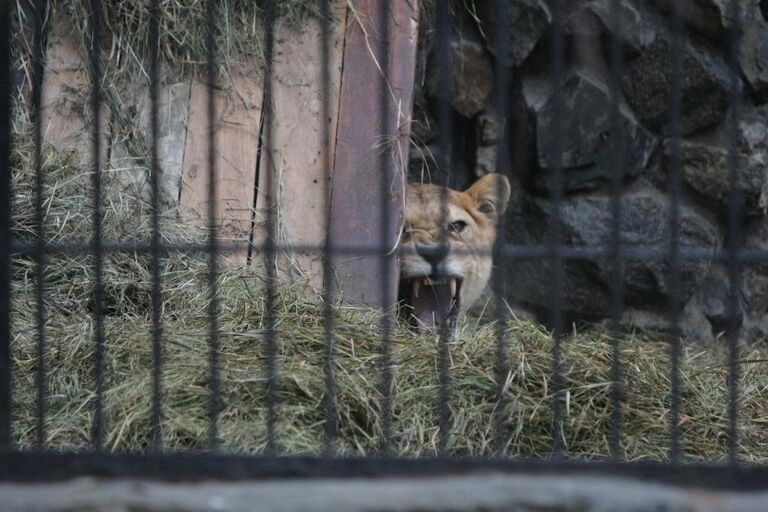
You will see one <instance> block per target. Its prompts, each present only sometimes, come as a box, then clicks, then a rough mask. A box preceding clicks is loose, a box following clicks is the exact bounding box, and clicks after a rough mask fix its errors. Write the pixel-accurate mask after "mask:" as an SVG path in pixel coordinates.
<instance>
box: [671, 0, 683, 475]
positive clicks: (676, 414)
mask: <svg viewBox="0 0 768 512" xmlns="http://www.w3.org/2000/svg"><path fill="white" fill-rule="evenodd" d="M681 32H682V13H681V12H680V5H679V2H673V8H672V59H671V60H672V80H671V94H672V105H671V110H670V138H671V144H672V148H671V155H670V156H671V158H670V166H671V167H670V183H669V187H670V194H671V199H670V207H669V209H670V211H669V219H670V239H669V261H670V276H669V319H670V324H671V328H670V334H669V343H670V357H671V368H670V371H671V386H670V388H671V389H670V392H671V393H672V405H671V410H670V446H669V458H670V460H671V461H672V463H673V464H675V463H679V462H680V456H681V451H682V443H681V436H680V408H681V386H682V383H681V379H680V358H681V346H680V315H681V313H682V305H681V303H680V302H681V301H680V288H681V283H680V279H681V277H680V260H681V258H680V193H681V191H682V175H681V174H682V173H681V162H680V118H681V112H682V110H681V109H682V105H681V102H682V82H681V80H682V78H681V74H682V65H683V63H682V35H681Z"/></svg>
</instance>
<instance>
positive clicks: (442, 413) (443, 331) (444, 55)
mask: <svg viewBox="0 0 768 512" xmlns="http://www.w3.org/2000/svg"><path fill="white" fill-rule="evenodd" d="M450 23H451V19H450V6H449V0H439V2H438V4H437V55H436V58H437V69H438V70H440V71H439V72H440V83H441V84H443V86H442V88H441V90H440V92H439V94H438V97H437V125H438V133H439V136H438V144H439V148H440V151H439V166H438V168H439V169H440V171H441V173H440V175H439V178H438V179H439V180H440V183H439V184H440V185H442V186H443V187H449V186H450V185H451V168H450V167H451V164H452V158H451V157H450V151H451V146H452V145H451V141H452V139H453V113H452V111H451V104H450V100H449V97H448V95H449V94H451V92H450V91H451V90H452V88H453V84H452V77H451V74H450V71H449V70H450V69H451V65H450V60H449V59H450V55H449V51H450V49H449V44H450V42H449V30H450ZM441 191H442V192H441V194H440V203H441V204H440V219H441V222H440V225H443V226H444V225H445V224H446V222H447V220H448V193H447V191H446V190H443V189H441ZM446 236H447V233H446V232H445V231H444V230H441V233H440V246H441V247H440V249H439V251H440V253H445V252H446V249H447V246H446ZM433 267H434V268H433V269H432V273H433V274H434V275H437V265H436V264H433ZM453 327H454V325H453V321H452V320H451V321H450V322H449V325H446V323H445V322H441V323H440V324H439V326H438V360H437V372H438V374H437V376H438V427H439V432H438V433H439V436H438V453H440V454H445V453H446V452H447V450H448V444H449V443H450V434H451V433H450V428H451V422H452V414H451V407H450V401H451V375H450V360H451V354H450V342H451V335H452V331H453Z"/></svg>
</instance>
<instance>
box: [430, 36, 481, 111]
mask: <svg viewBox="0 0 768 512" xmlns="http://www.w3.org/2000/svg"><path fill="white" fill-rule="evenodd" d="M448 48H449V51H448V58H449V61H450V67H449V70H448V73H449V74H450V82H451V90H450V91H447V90H445V89H446V84H444V83H442V78H443V76H444V72H443V71H442V70H440V69H437V65H438V63H437V59H436V58H434V56H433V58H432V59H431V64H430V68H431V69H430V73H429V77H430V78H429V82H428V84H427V86H428V91H429V94H430V95H431V96H432V97H438V96H440V95H442V94H447V95H448V99H449V100H450V102H451V106H452V107H453V110H455V111H456V112H458V113H459V114H461V115H462V116H464V117H467V118H470V117H474V116H475V115H477V114H478V113H479V112H480V111H482V110H483V109H484V108H485V107H486V106H487V104H488V99H489V97H490V95H491V91H492V89H493V67H492V65H491V59H490V57H489V56H488V54H487V53H486V51H485V49H484V48H483V46H482V45H481V44H480V43H478V42H476V41H473V40H471V39H467V38H457V39H454V40H452V41H451V42H450V44H449V46H448Z"/></svg>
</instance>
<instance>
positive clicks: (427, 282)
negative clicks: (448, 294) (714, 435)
mask: <svg viewBox="0 0 768 512" xmlns="http://www.w3.org/2000/svg"><path fill="white" fill-rule="evenodd" d="M433 284H434V283H433V282H432V279H430V278H429V277H425V278H424V286H432V285H433Z"/></svg>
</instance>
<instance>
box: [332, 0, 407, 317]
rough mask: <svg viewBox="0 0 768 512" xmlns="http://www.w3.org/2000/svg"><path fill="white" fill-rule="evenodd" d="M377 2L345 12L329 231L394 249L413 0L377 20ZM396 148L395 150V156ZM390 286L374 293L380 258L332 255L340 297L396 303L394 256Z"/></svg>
mask: <svg viewBox="0 0 768 512" xmlns="http://www.w3.org/2000/svg"><path fill="white" fill-rule="evenodd" d="M380 1H381V0H359V1H357V2H355V3H354V9H350V12H349V14H348V21H347V29H346V38H345V47H344V67H343V74H342V83H341V98H340V107H339V127H338V133H337V140H336V161H335V167H334V175H333V197H332V201H331V215H330V223H331V233H332V236H333V240H334V242H335V243H336V244H342V245H347V244H353V245H367V246H372V247H379V246H386V247H389V248H393V247H394V246H395V244H396V241H397V235H398V232H399V229H400V224H401V223H402V217H403V194H404V188H405V177H404V170H405V165H406V161H407V156H406V155H407V153H408V137H409V135H410V123H409V121H410V115H411V103H412V95H413V82H414V73H415V68H416V43H417V31H418V6H417V0H393V1H392V2H391V4H390V5H391V8H390V10H391V13H390V17H389V19H388V20H382V19H381V17H380V15H379V2H380ZM384 22H388V23H389V35H390V38H389V39H390V40H389V43H390V46H389V49H390V56H389V57H390V60H389V62H390V73H389V77H388V81H387V82H388V85H387V86H386V94H387V102H386V108H387V109H388V112H389V121H390V122H389V126H387V129H386V133H381V94H382V92H381V91H382V88H383V87H385V86H384V80H383V77H382V74H381V68H380V63H382V62H384V59H383V56H382V55H378V52H379V51H380V47H381V44H380V37H381V33H382V27H383V23H384ZM395 137H397V144H396V147H394V148H393V150H392V151H391V154H392V155H394V156H396V158H395V159H394V160H393V161H391V162H389V163H388V165H387V166H386V169H385V170H384V172H386V173H387V174H388V176H387V183H388V184H389V186H388V187H387V188H386V189H385V190H382V187H381V183H382V179H381V172H382V169H381V164H380V158H379V157H378V155H379V154H380V151H381V146H382V144H385V143H387V144H389V143H391V142H392V141H393V140H394V138H395ZM398 149H399V151H398ZM382 194H385V196H386V198H387V201H388V203H389V212H390V216H391V217H390V219H391V221H390V227H391V229H390V230H389V233H387V234H386V239H385V240H382V228H381V226H382V222H383V220H384V217H383V214H384V211H383V209H382V208H381V207H380V205H381V195H382ZM388 263H389V265H390V273H389V275H390V276H392V283H393V285H392V286H390V291H391V294H390V296H389V297H385V296H384V294H383V293H382V289H381V257H380V256H376V255H367V256H366V255H352V256H349V255H345V256H341V255H338V256H336V257H335V258H334V269H335V272H336V275H335V279H336V285H337V286H338V287H339V288H338V289H339V291H340V293H341V294H342V295H343V297H344V298H345V299H346V300H348V301H352V302H358V303H363V304H368V305H371V306H377V307H381V306H386V305H389V304H393V303H394V302H395V299H396V297H395V295H396V293H397V287H396V286H395V280H396V279H397V258H396V257H395V256H394V253H393V256H392V257H391V258H390V259H389V262H388Z"/></svg>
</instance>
